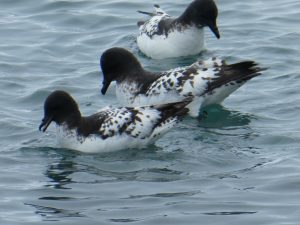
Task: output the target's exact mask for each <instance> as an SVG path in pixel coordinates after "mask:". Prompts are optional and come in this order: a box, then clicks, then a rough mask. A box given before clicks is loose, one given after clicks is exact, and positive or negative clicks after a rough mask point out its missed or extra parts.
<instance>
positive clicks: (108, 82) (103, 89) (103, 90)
mask: <svg viewBox="0 0 300 225" xmlns="http://www.w3.org/2000/svg"><path fill="white" fill-rule="evenodd" d="M102 85H103V86H102V89H101V93H102V94H103V95H105V93H106V91H107V89H108V87H109V85H110V81H106V80H104V81H103V83H102Z"/></svg>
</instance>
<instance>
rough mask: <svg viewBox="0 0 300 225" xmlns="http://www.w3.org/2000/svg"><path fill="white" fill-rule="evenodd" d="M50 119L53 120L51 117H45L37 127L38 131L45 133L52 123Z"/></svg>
mask: <svg viewBox="0 0 300 225" xmlns="http://www.w3.org/2000/svg"><path fill="white" fill-rule="evenodd" d="M52 119H53V116H50V117H45V118H44V119H43V120H42V123H41V124H40V126H39V130H40V131H43V132H45V131H46V130H47V128H48V126H49V125H50V123H51V122H52Z"/></svg>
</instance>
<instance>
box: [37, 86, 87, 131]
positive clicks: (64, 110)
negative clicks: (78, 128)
mask: <svg viewBox="0 0 300 225" xmlns="http://www.w3.org/2000/svg"><path fill="white" fill-rule="evenodd" d="M80 117H81V115H80V111H79V109H78V105H77V103H76V102H75V100H74V99H73V98H72V97H71V96H70V95H69V94H68V93H67V92H65V91H54V92H52V93H51V94H50V95H49V96H48V97H47V98H46V100H45V103H44V118H43V119H42V123H41V124H40V126H39V130H41V131H43V132H45V131H46V130H47V128H48V126H49V125H50V123H51V122H52V121H54V122H56V123H57V124H62V123H63V122H67V121H68V120H72V119H73V120H74V121H76V120H77V119H80Z"/></svg>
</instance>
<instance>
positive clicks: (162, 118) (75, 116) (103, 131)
mask: <svg viewBox="0 0 300 225" xmlns="http://www.w3.org/2000/svg"><path fill="white" fill-rule="evenodd" d="M190 101H191V100H190V99H185V100H184V101H181V102H176V103H170V104H163V105H156V106H143V107H118V108H111V107H106V108H103V109H102V110H100V111H99V112H97V113H95V114H93V115H91V116H87V117H83V116H81V113H80V111H79V108H78V105H77V103H76V102H75V100H74V99H73V98H72V97H71V96H70V95H69V94H68V93H66V92H64V91H54V92H53V93H51V94H50V95H49V96H48V97H47V99H46V100H45V104H44V118H43V120H42V123H41V125H40V127H39V129H40V130H42V131H46V129H47V128H48V126H49V125H50V123H51V122H52V121H53V122H55V123H56V124H57V137H58V142H59V144H60V145H61V147H64V148H70V149H75V150H79V151H84V152H108V151H114V150H120V149H126V148H138V147H143V146H145V145H147V144H149V143H153V142H154V141H155V140H156V139H157V138H159V137H161V136H162V135H163V134H164V133H166V132H167V131H168V130H169V129H171V128H172V127H173V126H174V125H175V124H176V123H177V122H178V121H179V120H180V119H181V118H182V117H183V116H184V115H185V114H186V113H187V112H188V109H186V108H185V106H186V105H187V104H188V103H189V102H190Z"/></svg>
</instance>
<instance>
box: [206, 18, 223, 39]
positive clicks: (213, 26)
mask: <svg viewBox="0 0 300 225" xmlns="http://www.w3.org/2000/svg"><path fill="white" fill-rule="evenodd" d="M207 26H208V27H209V28H210V30H211V31H212V32H213V33H214V35H215V36H216V38H218V39H220V37H221V36H220V32H219V28H218V26H217V22H216V21H215V22H211V23H208V24H207Z"/></svg>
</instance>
